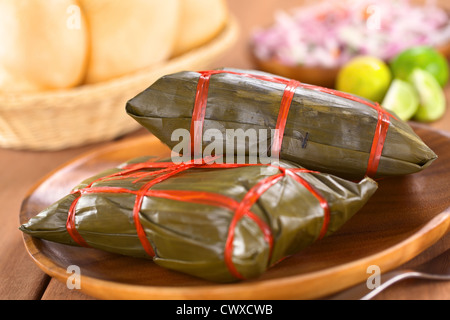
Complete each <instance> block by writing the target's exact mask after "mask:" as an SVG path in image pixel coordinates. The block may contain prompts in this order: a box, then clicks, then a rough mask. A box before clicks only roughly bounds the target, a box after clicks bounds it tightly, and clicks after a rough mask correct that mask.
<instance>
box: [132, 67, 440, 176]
mask: <svg viewBox="0 0 450 320" xmlns="http://www.w3.org/2000/svg"><path fill="white" fill-rule="evenodd" d="M126 110H127V113H128V114H129V115H130V116H131V117H133V118H134V119H135V120H136V121H138V122H139V123H140V124H141V125H143V126H144V127H145V128H147V129H148V130H149V131H150V132H151V133H153V134H154V135H155V136H157V137H158V138H159V139H160V140H161V141H162V142H163V143H165V144H167V145H168V146H169V147H170V148H175V149H177V151H180V150H178V149H182V150H181V151H182V152H185V153H187V152H188V151H189V150H188V151H186V150H185V149H187V148H181V147H180V144H181V143H182V141H181V142H180V136H177V135H174V133H175V132H177V130H180V129H183V130H188V131H189V132H190V134H191V140H190V141H189V142H188V143H191V145H192V146H193V147H192V148H191V151H192V153H193V152H194V151H193V150H194V147H197V146H199V147H198V148H199V150H200V149H201V151H200V152H204V151H205V149H207V148H208V146H210V145H211V143H212V141H215V142H217V139H219V138H220V134H221V136H222V140H223V141H222V143H223V144H224V147H223V148H222V150H218V149H219V148H216V150H214V151H215V152H216V154H222V155H224V154H226V152H228V150H234V151H235V152H240V151H242V150H245V152H246V153H247V154H248V153H249V152H251V150H254V149H255V146H254V145H255V144H257V148H259V149H258V150H259V151H258V152H259V155H262V156H266V155H268V153H269V152H267V153H266V152H265V151H264V150H271V152H272V156H273V153H275V154H276V155H277V157H279V158H281V159H285V160H290V161H292V162H295V163H298V164H300V165H301V166H304V167H306V168H308V169H312V170H319V171H321V172H327V173H331V174H334V175H337V176H340V177H343V178H347V179H360V178H362V177H364V176H365V175H367V176H369V177H372V178H379V177H386V176H396V175H405V174H411V173H415V172H418V171H420V170H422V169H424V168H425V167H427V166H429V165H430V164H431V163H432V161H433V160H434V159H436V157H437V156H436V154H435V153H434V152H433V151H432V150H431V149H430V148H429V147H428V146H427V145H426V144H425V143H424V142H423V141H422V140H421V139H420V138H419V137H418V136H417V135H416V134H415V132H414V131H413V130H412V128H411V127H410V126H409V125H408V124H407V123H406V122H404V121H402V120H400V119H398V118H397V117H396V116H395V115H394V114H389V113H388V112H387V111H386V110H384V109H382V108H381V107H380V106H379V105H378V104H377V103H373V102H371V101H368V100H366V99H363V98H360V97H356V96H353V95H350V94H347V93H344V92H339V91H336V90H331V89H328V88H322V87H318V86H313V85H308V84H304V83H300V82H298V81H295V80H289V79H286V78H282V77H278V76H275V75H272V74H268V73H264V72H259V71H253V70H239V69H223V70H208V71H202V72H191V71H186V72H179V73H175V74H171V75H166V76H163V77H162V78H160V79H158V80H157V81H156V82H155V83H154V84H152V85H151V86H150V87H149V88H148V89H146V90H145V91H143V92H141V93H140V94H138V95H137V96H136V97H134V98H133V99H131V100H130V101H129V102H128V103H127V106H126ZM267 129H269V130H267ZM212 130H215V131H212ZM233 130H235V132H236V131H238V130H241V131H240V133H241V137H242V136H245V134H247V133H248V135H250V131H251V130H256V132H257V133H258V140H257V143H255V142H251V141H250V140H252V139H250V138H248V137H247V138H245V137H244V139H239V138H236V137H235V136H234V137H233V136H231V139H228V138H229V137H230V132H233ZM264 130H265V131H264ZM271 131H272V132H271ZM211 132H214V133H217V132H219V133H220V134H215V135H211ZM242 132H244V135H242ZM265 133H266V134H265ZM253 140H254V139H253ZM253 140H252V141H253ZM252 143H253V145H252ZM216 145H217V144H216ZM183 150H184V151H183ZM208 150H209V149H208ZM196 154H197V155H198V153H196ZM200 155H201V154H200Z"/></svg>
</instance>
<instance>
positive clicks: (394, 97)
mask: <svg viewBox="0 0 450 320" xmlns="http://www.w3.org/2000/svg"><path fill="white" fill-rule="evenodd" d="M381 105H382V106H383V108H384V109H386V110H388V111H391V112H393V113H395V114H396V115H397V116H398V117H399V118H400V119H401V120H403V121H407V120H409V119H411V118H412V117H413V116H414V114H415V113H416V111H417V109H418V108H419V97H418V95H417V92H416V90H415V89H414V87H413V86H412V85H411V84H410V83H408V82H406V81H403V80H400V79H394V80H393V81H392V84H391V86H390V87H389V90H388V92H387V93H386V96H385V97H384V100H383V102H382V103H381Z"/></svg>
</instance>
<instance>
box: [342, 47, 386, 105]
mask: <svg viewBox="0 0 450 320" xmlns="http://www.w3.org/2000/svg"><path fill="white" fill-rule="evenodd" d="M390 83H391V72H390V70H389V67H388V66H387V65H386V63H384V61H382V60H380V59H378V58H376V57H372V56H358V57H355V58H353V59H351V60H350V61H349V62H348V63H346V64H345V65H344V66H343V67H342V69H341V70H339V73H338V76H337V79H336V89H337V90H339V91H344V92H348V93H352V94H355V95H358V96H361V97H364V98H366V99H369V100H372V101H377V102H381V100H382V99H383V97H384V95H385V94H386V92H387V90H388V88H389V85H390Z"/></svg>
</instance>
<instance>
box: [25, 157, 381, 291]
mask: <svg viewBox="0 0 450 320" xmlns="http://www.w3.org/2000/svg"><path fill="white" fill-rule="evenodd" d="M153 160H154V159H153V158H150V157H143V158H138V159H134V160H131V161H129V162H127V163H125V164H122V165H121V166H118V167H117V168H112V169H110V170H107V171H104V172H102V173H100V174H98V175H96V176H94V177H91V178H89V179H87V180H85V181H83V182H82V183H80V184H79V185H78V186H76V187H75V188H74V189H73V190H72V191H71V192H70V194H68V195H67V196H65V197H63V198H62V199H60V200H59V201H57V202H55V203H54V204H52V205H51V206H49V207H48V208H46V209H45V210H43V211H42V212H40V213H39V214H38V215H37V216H35V217H33V218H31V219H30V220H29V221H28V222H27V223H25V224H23V225H22V226H20V230H21V231H23V232H24V233H27V234H29V235H31V236H33V237H38V238H42V239H46V240H49V241H53V242H58V243H63V244H67V245H74V246H80V245H81V246H85V247H91V248H97V249H101V250H105V251H108V252H113V253H117V254H122V255H127V256H133V257H140V258H148V259H152V260H153V261H154V262H155V263H156V264H158V265H160V266H162V267H165V268H168V269H172V270H176V271H179V272H183V273H186V274H190V275H193V276H196V277H200V278H204V279H208V280H212V281H216V282H232V281H238V280H242V279H248V278H255V277H258V276H259V275H261V274H262V273H263V272H264V271H265V270H267V269H268V268H269V267H270V266H272V265H273V264H275V263H276V262H278V261H280V260H281V259H283V258H285V257H287V256H289V255H292V254H295V253H296V252H299V251H301V250H302V249H304V248H306V247H308V246H309V245H311V244H312V243H314V242H315V241H317V240H319V239H321V238H323V237H324V236H328V235H329V234H331V233H333V232H334V231H336V230H337V229H338V228H339V227H341V226H342V225H343V224H344V223H345V222H346V221H347V220H348V219H349V218H350V217H352V216H353V215H354V214H355V213H356V212H357V211H358V210H359V209H360V208H361V207H362V206H363V205H364V204H365V203H366V202H367V200H368V199H369V198H370V197H371V195H372V194H373V193H374V192H375V191H376V189H377V183H376V182H375V181H374V180H372V179H371V178H368V177H367V178H364V179H363V180H361V181H360V182H359V183H355V182H351V181H347V180H344V179H342V178H338V177H335V176H333V175H330V174H323V173H319V172H314V171H310V170H306V169H302V168H301V167H299V166H298V165H296V164H294V163H291V162H288V161H281V162H280V163H279V164H278V165H277V166H275V165H271V167H270V168H271V169H272V170H269V171H266V170H264V169H267V168H268V167H262V166H260V165H226V164H225V165H224V164H220V165H219V164H217V165H215V164H207V165H205V164H202V165H192V163H191V164H179V165H175V164H173V163H171V162H160V161H156V162H155V161H153ZM262 169H263V170H262ZM139 199H140V200H139ZM86 250H89V249H86Z"/></svg>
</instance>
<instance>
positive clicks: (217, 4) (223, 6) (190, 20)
mask: <svg viewBox="0 0 450 320" xmlns="http://www.w3.org/2000/svg"><path fill="white" fill-rule="evenodd" d="M243 1H245V0H243ZM180 4H181V8H180V20H179V24H178V32H177V38H176V42H175V47H174V49H173V53H172V56H177V55H180V54H182V53H184V52H187V51H189V50H191V49H193V48H196V47H199V46H201V45H202V44H204V43H206V42H208V41H209V40H211V39H213V38H214V37H215V36H216V35H217V34H218V33H219V32H220V31H221V30H222V28H223V27H224V26H225V24H226V22H227V18H228V7H227V3H226V1H225V0H181V1H180Z"/></svg>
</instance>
